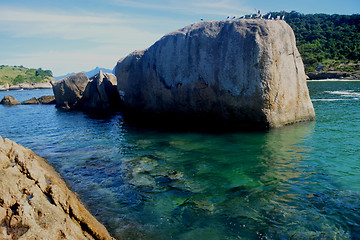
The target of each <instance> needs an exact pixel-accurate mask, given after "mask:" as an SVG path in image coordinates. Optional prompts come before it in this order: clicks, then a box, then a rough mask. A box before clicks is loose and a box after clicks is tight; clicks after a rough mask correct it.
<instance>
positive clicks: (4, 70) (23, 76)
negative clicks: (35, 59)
mask: <svg viewBox="0 0 360 240" xmlns="http://www.w3.org/2000/svg"><path fill="white" fill-rule="evenodd" d="M52 79H53V76H52V72H51V71H50V70H42V69H41V68H38V69H34V68H25V67H23V66H5V65H1V66H0V85H5V84H6V83H9V84H12V85H14V84H19V83H25V82H27V83H40V82H47V81H49V80H52Z"/></svg>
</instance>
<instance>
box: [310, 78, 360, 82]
mask: <svg viewBox="0 0 360 240" xmlns="http://www.w3.org/2000/svg"><path fill="white" fill-rule="evenodd" d="M358 81H360V80H357V79H319V80H307V82H358Z"/></svg>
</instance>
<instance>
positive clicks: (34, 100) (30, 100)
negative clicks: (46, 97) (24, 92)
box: [21, 97, 39, 105]
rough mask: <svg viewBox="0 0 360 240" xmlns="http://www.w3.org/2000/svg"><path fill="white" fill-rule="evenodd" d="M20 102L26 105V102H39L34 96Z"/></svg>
mask: <svg viewBox="0 0 360 240" xmlns="http://www.w3.org/2000/svg"><path fill="white" fill-rule="evenodd" d="M21 104H24V105H27V104H39V100H37V99H36V97H33V98H30V99H28V100H25V101H23V102H22V103H21Z"/></svg>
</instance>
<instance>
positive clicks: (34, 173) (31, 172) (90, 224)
mask: <svg viewBox="0 0 360 240" xmlns="http://www.w3.org/2000/svg"><path fill="white" fill-rule="evenodd" d="M0 169H1V171H0V239H49V240H52V239H54V240H55V239H112V238H111V236H110V235H109V233H108V232H107V230H106V228H105V227H104V226H103V225H102V224H100V223H99V222H98V221H97V220H96V219H95V218H94V217H93V216H92V215H91V214H90V213H89V212H88V211H87V210H86V209H85V207H84V206H83V204H82V203H81V202H80V201H79V200H78V199H77V197H76V196H75V194H74V193H72V192H71V191H70V190H69V189H68V187H67V186H66V184H65V182H64V181H63V180H62V179H61V177H60V176H59V174H58V173H57V172H56V171H55V170H54V169H53V168H52V167H51V166H50V165H49V164H48V163H47V162H46V161H45V160H44V159H43V158H41V157H39V156H37V155H36V154H35V153H34V152H32V151H31V150H29V149H27V148H24V147H23V146H21V145H18V144H16V143H15V142H12V141H10V140H9V139H2V138H1V137H0Z"/></svg>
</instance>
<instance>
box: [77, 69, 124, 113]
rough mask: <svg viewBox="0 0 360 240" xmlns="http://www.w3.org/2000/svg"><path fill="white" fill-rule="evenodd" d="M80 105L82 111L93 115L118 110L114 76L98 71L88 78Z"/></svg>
mask: <svg viewBox="0 0 360 240" xmlns="http://www.w3.org/2000/svg"><path fill="white" fill-rule="evenodd" d="M80 104H81V106H80V108H81V109H82V110H84V111H86V112H93V113H108V112H110V111H112V110H117V109H119V107H120V105H121V103H120V96H119V93H118V91H117V79H116V77H115V75H113V74H111V73H103V72H102V71H101V70H100V72H99V73H98V74H96V75H95V76H93V77H92V78H90V82H89V83H88V85H87V86H86V89H85V91H84V94H83V97H82V99H81V101H80Z"/></svg>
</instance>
